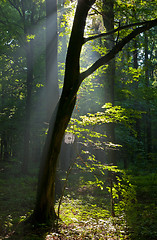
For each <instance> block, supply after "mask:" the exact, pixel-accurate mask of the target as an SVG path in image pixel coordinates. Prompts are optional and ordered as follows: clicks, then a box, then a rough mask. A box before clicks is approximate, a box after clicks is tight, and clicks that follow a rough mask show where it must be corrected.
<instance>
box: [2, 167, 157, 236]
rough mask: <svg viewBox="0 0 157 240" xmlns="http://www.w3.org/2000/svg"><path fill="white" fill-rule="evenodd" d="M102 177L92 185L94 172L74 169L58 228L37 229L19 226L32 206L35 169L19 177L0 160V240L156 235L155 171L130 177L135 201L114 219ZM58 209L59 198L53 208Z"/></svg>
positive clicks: (63, 201)
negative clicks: (53, 229) (99, 185)
mask: <svg viewBox="0 0 157 240" xmlns="http://www.w3.org/2000/svg"><path fill="white" fill-rule="evenodd" d="M60 177H61V178H62V179H65V177H66V176H65V174H63V173H61V174H60ZM104 180H105V181H104V182H105V184H104V188H103V189H102V190H101V189H100V188H99V187H98V186H97V185H94V184H91V183H92V181H94V178H93V174H91V173H90V172H84V171H81V170H79V169H76V168H75V169H73V170H72V172H71V174H70V176H69V180H68V182H67V186H66V189H65V193H64V197H63V200H62V204H61V208H60V220H59V222H58V231H52V229H50V228H48V227H47V226H44V225H42V226H40V227H39V228H38V229H36V228H33V226H31V225H29V224H24V220H25V219H26V218H27V217H28V216H29V215H30V214H31V212H32V209H33V207H34V201H35V194H36V187H37V171H34V172H33V171H32V173H31V174H30V175H28V176H21V175H20V174H19V166H18V164H17V163H9V164H3V166H2V164H1V166H0V240H3V239H12V240H16V239H17V240H28V239H29V240H52V239H62V240H64V239H70V240H71V239H76V240H77V239H78V240H81V239H93V240H94V239H99V240H101V239H108V240H113V239H117V240H119V239H128V240H132V239H133V240H134V239H135V240H142V239H147V240H149V239H150V240H155V239H157V230H156V226H157V189H156V185H157V176H156V174H155V173H147V174H143V175H142V174H141V175H136V176H133V177H132V178H131V181H132V184H133V185H134V187H135V190H136V198H137V201H135V202H131V204H128V205H127V204H126V206H127V207H126V208H125V212H124V211H119V213H118V214H117V215H116V217H112V216H111V214H110V194H109V193H108V191H107V190H106V186H107V185H108V183H107V179H106V177H105V176H104ZM63 181H65V180H63ZM128 196H129V195H127V197H128ZM128 200H129V199H126V201H128ZM131 201H132V199H131ZM117 206H118V205H117ZM57 207H58V201H56V210H57Z"/></svg>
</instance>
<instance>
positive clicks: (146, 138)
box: [0, 0, 157, 240]
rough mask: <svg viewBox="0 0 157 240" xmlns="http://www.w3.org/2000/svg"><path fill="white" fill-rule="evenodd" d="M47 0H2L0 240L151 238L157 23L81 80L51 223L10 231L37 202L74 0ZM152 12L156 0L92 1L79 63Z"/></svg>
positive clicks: (156, 204) (156, 170) (156, 152)
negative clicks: (49, 226)
mask: <svg viewBox="0 0 157 240" xmlns="http://www.w3.org/2000/svg"><path fill="white" fill-rule="evenodd" d="M54 2H55V1H54ZM54 2H53V1H50V0H47V1H44V0H36V1H34V0H27V1H24V0H21V1H20V0H6V1H5V0H2V1H1V2H0V33H1V38H0V63H1V64H0V190H1V192H0V206H1V207H0V239H5V238H9V237H10V239H137V240H138V239H151V240H153V239H154V240H155V239H157V230H156V224H157V190H156V187H157V146H156V145H157V138H156V136H157V90H156V88H157V68H156V66H157V48H156V47H157V27H153V28H151V29H149V31H145V32H143V33H141V34H139V35H138V36H137V37H136V38H134V39H133V40H132V41H130V42H129V43H128V44H127V45H126V46H124V48H123V49H122V51H120V52H119V53H118V54H117V55H116V57H115V58H114V59H112V60H111V61H110V62H108V64H107V65H105V66H102V67H100V68H99V69H97V70H96V71H95V72H94V73H93V74H92V75H90V76H89V77H87V78H85V80H84V81H83V83H82V84H81V86H80V89H79V91H78V94H77V101H76V105H75V109H74V111H73V115H72V118H71V120H70V123H69V125H68V128H67V130H66V133H65V135H64V138H63V141H62V147H61V152H60V156H59V160H58V165H57V175H56V186H55V188H56V196H55V199H56V200H55V201H56V213H57V214H58V216H59V217H60V218H61V219H62V222H59V221H60V220H58V222H57V226H58V231H55V232H53V231H50V232H49V234H48V233H47V232H48V229H47V227H45V226H42V230H41V228H40V231H39V230H34V229H33V230H32V229H31V230H30V229H29V231H28V229H25V231H23V230H21V228H20V229H19V230H17V229H18V226H19V225H20V223H23V222H24V220H25V219H26V218H27V217H28V216H29V215H30V214H31V212H32V209H34V202H35V194H36V188H37V178H38V171H39V165H40V159H41V156H42V149H43V147H44V143H45V139H46V136H47V131H48V127H49V121H50V116H51V114H52V112H53V111H54V109H55V106H56V104H57V102H58V99H59V97H60V95H61V93H62V87H63V81H64V70H65V61H66V53H67V47H68V42H69V37H70V33H71V28H72V23H73V18H74V12H75V9H76V4H77V1H68V0H67V1H65V0H58V1H57V13H56V12H55V5H54ZM156 17H157V2H156V1H155V0H153V1H139V0H134V1H133V0H130V1H123V0H114V1H107V0H106V1H105V0H103V1H101V0H98V1H96V3H95V4H94V5H93V7H92V8H91V10H90V11H89V15H88V18H87V24H86V28H85V37H86V39H88V40H89V38H90V37H91V41H87V43H86V45H84V46H83V49H82V52H81V57H80V68H81V71H85V70H86V69H87V68H88V66H90V65H92V64H93V63H94V62H95V61H97V59H98V58H100V57H101V56H103V55H104V54H106V53H107V52H108V51H110V50H111V49H112V48H113V47H114V46H115V45H116V44H117V43H118V41H119V40H120V39H122V38H124V37H125V36H127V35H128V34H129V33H130V32H131V30H132V29H134V28H135V27H136V26H140V24H139V23H143V22H145V21H150V20H152V19H155V18H156ZM135 23H136V24H135ZM138 24H139V25H138ZM126 25H127V26H129V27H127V28H123V26H126ZM118 27H119V31H116V32H113V34H109V35H106V36H105V35H104V36H103V37H101V38H92V37H93V36H95V35H101V34H103V33H104V32H111V31H112V30H113V29H116V28H118ZM120 30H121V31H120ZM60 127H61V126H60ZM15 229H16V230H17V232H18V233H17V235H16V230H15ZM32 231H33V233H32ZM43 232H44V233H43ZM45 232H46V233H47V234H45ZM14 234H15V235H14ZM29 234H30V235H29ZM19 236H20V238H19ZM43 236H44V237H43Z"/></svg>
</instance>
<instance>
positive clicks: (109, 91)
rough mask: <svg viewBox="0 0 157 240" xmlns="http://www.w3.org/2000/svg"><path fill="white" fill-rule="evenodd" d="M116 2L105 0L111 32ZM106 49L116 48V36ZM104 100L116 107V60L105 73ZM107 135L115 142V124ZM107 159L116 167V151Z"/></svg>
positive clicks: (108, 155)
mask: <svg viewBox="0 0 157 240" xmlns="http://www.w3.org/2000/svg"><path fill="white" fill-rule="evenodd" d="M113 8H114V0H103V22H104V26H105V28H106V31H107V32H109V31H111V30H113V29H114V9H113ZM105 45H106V48H107V49H108V50H111V49H112V48H113V47H114V35H111V36H109V38H108V40H106V42H105ZM104 77H105V86H104V90H105V91H104V94H105V96H104V98H105V103H112V105H113V106H114V86H115V59H112V60H111V61H110V62H109V63H108V67H107V69H106V73H105V76H104ZM105 129H106V135H107V140H108V141H109V142H112V143H114V142H115V125H114V123H109V124H106V126H105ZM107 159H108V162H109V163H113V164H114V165H116V157H115V151H114V150H113V149H108V150H107Z"/></svg>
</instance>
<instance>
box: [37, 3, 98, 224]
mask: <svg viewBox="0 0 157 240" xmlns="http://www.w3.org/2000/svg"><path fill="white" fill-rule="evenodd" d="M93 3H94V0H93V1H90V0H79V1H78V5H77V9H76V13H75V18H74V23H73V28H72V32H71V37H70V42H69V47H68V51H67V58H66V70H65V77H64V87H63V91H62V95H61V98H60V100H59V103H58V105H57V106H56V109H55V111H54V113H53V115H52V118H51V121H50V126H49V131H48V136H47V139H46V143H45V146H44V150H43V154H42V160H41V166H40V173H39V182H38V189H37V199H36V205H35V209H34V213H33V219H34V221H37V222H44V223H45V222H47V223H48V222H50V221H51V220H52V222H53V223H54V220H55V219H56V214H55V210H54V196H55V190H54V189H55V175H56V166H57V160H58V156H59V152H60V148H61V142H62V138H63V136H64V132H65V129H66V128H67V125H68V123H69V120H70V117H71V114H72V112H73V109H74V106H75V102H76V94H77V91H78V88H79V86H80V81H79V80H80V79H79V76H80V65H79V59H80V52H81V48H82V45H83V34H84V28H85V22H86V17H87V14H88V11H89V9H90V7H91V5H92V4H93Z"/></svg>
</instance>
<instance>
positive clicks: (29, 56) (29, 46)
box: [22, 4, 35, 174]
mask: <svg viewBox="0 0 157 240" xmlns="http://www.w3.org/2000/svg"><path fill="white" fill-rule="evenodd" d="M34 7H35V6H34V4H33V5H32V9H31V17H30V20H26V16H25V9H23V22H24V33H25V38H26V67H27V79H26V102H25V132H24V150H23V162H22V173H23V174H27V172H28V162H29V158H30V144H29V142H30V116H31V96H32V83H33V66H34V44H33V41H34V40H33V39H30V40H28V39H27V36H29V35H31V34H33V33H34V30H33V24H34ZM29 25H30V26H29Z"/></svg>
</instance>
